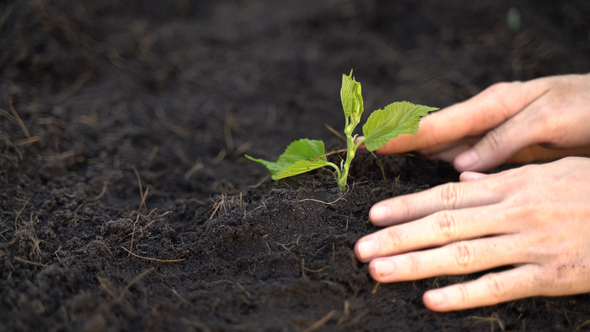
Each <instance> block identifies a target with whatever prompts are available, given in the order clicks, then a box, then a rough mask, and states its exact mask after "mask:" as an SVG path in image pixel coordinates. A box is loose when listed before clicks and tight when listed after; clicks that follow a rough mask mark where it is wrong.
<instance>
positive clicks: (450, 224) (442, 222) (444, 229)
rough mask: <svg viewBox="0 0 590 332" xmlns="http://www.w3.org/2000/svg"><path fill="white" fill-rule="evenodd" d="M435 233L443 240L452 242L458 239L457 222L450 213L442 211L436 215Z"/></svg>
mask: <svg viewBox="0 0 590 332" xmlns="http://www.w3.org/2000/svg"><path fill="white" fill-rule="evenodd" d="M433 224H434V232H435V234H436V235H438V236H440V237H442V238H443V239H445V240H447V241H450V240H453V239H455V237H456V224H457V222H456V220H455V216H454V215H453V214H452V213H451V212H450V211H440V212H437V213H435V214H434V222H433Z"/></svg>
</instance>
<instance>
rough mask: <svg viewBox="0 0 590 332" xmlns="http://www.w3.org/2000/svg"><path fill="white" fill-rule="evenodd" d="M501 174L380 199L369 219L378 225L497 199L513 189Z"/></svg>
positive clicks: (482, 203) (391, 223)
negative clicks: (475, 181)
mask: <svg viewBox="0 0 590 332" xmlns="http://www.w3.org/2000/svg"><path fill="white" fill-rule="evenodd" d="M505 178H506V177H503V178H502V177H501V173H500V174H493V175H489V176H488V177H486V179H485V180H484V181H477V183H473V182H471V181H468V182H460V183H454V182H451V183H446V184H443V185H440V186H437V187H434V188H431V189H428V190H425V191H422V192H419V193H414V194H409V195H404V196H398V197H394V198H390V199H387V200H384V201H381V202H379V203H377V204H375V205H373V207H372V208H371V210H370V211H369V219H370V220H371V222H372V223H373V224H375V225H377V226H387V225H393V224H398V223H401V222H405V221H410V220H416V219H418V218H422V217H425V216H427V215H430V214H433V213H435V212H438V211H442V210H455V209H461V208H470V207H476V206H484V205H490V204H495V203H498V202H500V201H501V200H502V198H503V197H504V195H505V193H506V192H507V191H509V190H511V189H512V187H511V186H510V184H509V183H506V181H509V180H507V179H505Z"/></svg>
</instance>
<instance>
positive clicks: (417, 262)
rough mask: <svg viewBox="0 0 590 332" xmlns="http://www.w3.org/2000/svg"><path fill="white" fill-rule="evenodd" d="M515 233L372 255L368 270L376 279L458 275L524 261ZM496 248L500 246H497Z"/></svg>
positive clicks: (415, 278)
mask: <svg viewBox="0 0 590 332" xmlns="http://www.w3.org/2000/svg"><path fill="white" fill-rule="evenodd" d="M516 240H518V239H516V236H515V235H503V236H494V237H489V238H483V239H475V240H468V241H458V242H453V243H451V244H449V245H446V246H443V247H440V248H436V249H430V250H425V251H415V252H410V253H406V254H401V255H395V256H390V257H381V258H376V259H373V260H372V261H371V262H370V263H369V272H370V273H371V276H372V277H373V279H375V280H377V281H379V282H399V281H408V280H419V279H425V278H430V277H434V276H440V275H459V274H468V273H475V272H479V271H484V270H488V269H491V268H495V267H498V266H505V265H511V264H517V263H522V262H524V258H525V257H524V255H525V254H524V253H523V251H522V250H520V248H519V247H518V246H517V243H519V242H517V241H516ZM498 248H501V250H499V249H498Z"/></svg>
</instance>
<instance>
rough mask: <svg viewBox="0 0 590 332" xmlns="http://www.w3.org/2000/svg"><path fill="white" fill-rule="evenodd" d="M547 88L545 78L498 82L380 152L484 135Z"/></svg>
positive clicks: (432, 117) (437, 114)
mask: <svg viewBox="0 0 590 332" xmlns="http://www.w3.org/2000/svg"><path fill="white" fill-rule="evenodd" d="M547 89H548V88H547V84H546V80H543V79H538V80H533V81H529V82H527V83H520V82H513V83H499V84H495V85H493V86H491V87H489V88H487V89H486V90H484V91H483V92H481V93H480V94H478V95H476V96H474V97H472V98H471V99H469V100H467V101H464V102H462V103H458V104H455V105H453V106H450V107H447V108H445V109H443V110H441V111H438V112H435V113H432V114H429V115H428V116H425V117H424V118H422V120H421V122H420V128H419V130H418V132H417V133H416V135H400V136H399V137H398V138H396V139H394V140H392V141H389V142H388V143H386V144H385V146H383V147H382V148H381V149H379V150H377V152H378V153H381V154H393V153H402V152H408V151H413V150H420V149H424V148H428V147H432V146H437V145H439V144H444V143H447V142H452V141H455V140H458V139H461V138H463V137H467V136H474V135H481V134H484V133H485V132H487V131H488V130H490V129H492V128H495V127H496V126H498V125H500V124H502V123H503V122H504V121H506V120H507V119H509V118H511V117H512V116H514V115H515V114H516V113H518V112H520V111H521V110H522V109H524V108H525V107H526V106H527V105H529V104H530V103H532V102H533V101H535V100H536V99H537V98H539V97H540V96H541V95H542V94H543V93H545V91H547Z"/></svg>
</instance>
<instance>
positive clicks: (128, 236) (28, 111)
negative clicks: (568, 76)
mask: <svg viewBox="0 0 590 332" xmlns="http://www.w3.org/2000/svg"><path fill="white" fill-rule="evenodd" d="M512 6H514V7H516V8H517V9H518V10H519V12H520V13H521V16H522V24H521V27H520V29H518V30H516V31H514V30H511V29H509V28H508V26H507V24H506V15H507V12H508V10H509V8H510V7H512ZM589 36H590V2H588V1H585V0H579V1H574V0H566V1H549V0H543V1H539V0H530V1H525V0H520V1H519V0H516V1H508V0H503V1H496V0H487V1H471V0H433V1H414V0H403V1H402V0H400V1H389V0H365V1H362V0H358V1H354V0H333V1H322V0H319V1H318V0H296V1H295V0H293V1H272V0H262V1H246V0H244V1H242V0H223V1H193V2H189V1H186V0H171V1H153V0H145V1H138V0H132V1H115V0H83V1H66V0H38V1H3V2H2V3H0V84H1V86H0V108H1V109H2V111H0V113H1V115H2V116H1V117H0V186H1V188H0V299H1V300H0V330H1V331H31V330H35V331H39V330H48V331H159V330H169V331H234V330H237V331H301V330H304V329H306V328H307V331H310V330H313V329H314V328H319V330H326V331H332V330H338V331H339V330H342V331H365V330H366V331H414V330H422V331H456V330H490V329H492V330H493V329H496V330H500V329H502V330H504V329H505V330H527V331H541V330H545V331H559V330H579V329H582V330H584V329H590V323H589V322H590V297H589V296H588V295H578V296H570V297H562V298H532V299H525V300H519V301H515V302H510V303H506V304H501V305H497V306H492V307H487V308H480V309H475V310H466V311H462V312H454V313H434V312H431V311H429V310H427V309H426V308H425V307H424V305H423V304H422V300H421V296H422V294H423V293H424V292H425V291H426V290H427V289H430V288H433V287H438V286H443V285H447V284H452V283H456V282H460V281H462V280H468V279H472V278H475V277H477V276H474V275H470V276H459V277H439V278H433V279H428V280H422V281H416V282H406V283H397V284H383V285H378V284H376V283H375V282H374V281H373V280H372V279H371V278H370V276H369V275H368V272H367V267H366V265H364V264H361V263H359V262H358V261H356V259H355V257H354V254H353V250H352V248H353V245H354V243H355V241H356V240H357V239H358V238H360V237H361V236H363V235H365V234H368V233H370V232H373V231H374V230H375V228H374V227H373V226H372V225H371V224H370V223H369V222H368V219H367V212H368V210H369V208H370V206H371V205H372V204H374V203H375V202H377V201H379V200H381V199H385V198H388V197H392V196H395V195H400V194H406V193H411V192H416V191H419V190H423V189H426V188H430V187H432V186H435V185H437V184H441V183H444V182H448V181H457V178H458V174H457V173H455V171H454V170H453V169H452V167H450V166H449V165H447V164H444V163H436V162H432V161H428V160H425V159H423V158H421V157H420V156H417V155H411V154H407V155H403V156H389V157H381V156H373V155H371V154H369V153H366V152H362V153H360V156H359V157H358V159H357V160H356V161H355V162H354V165H353V172H352V174H351V177H350V179H349V185H350V188H349V190H348V191H347V193H346V194H344V195H341V194H339V193H338V191H337V189H336V181H335V179H334V176H333V174H332V173H331V172H330V171H329V170H318V171H315V172H312V173H311V174H308V175H302V176H297V177H294V178H292V179H289V180H285V181H278V182H270V181H269V180H268V179H266V180H265V181H263V180H264V179H265V178H266V170H265V169H264V167H262V166H261V165H259V164H255V163H252V162H250V161H249V160H247V159H246V158H244V157H243V154H244V153H245V152H246V153H248V154H250V155H253V156H256V157H259V158H265V159H271V160H273V159H274V158H276V157H277V156H278V155H279V154H280V153H281V152H282V150H283V149H284V148H285V146H286V145H287V144H288V143H289V142H291V141H292V140H294V139H299V138H304V137H306V138H312V139H323V140H325V141H326V142H327V143H326V144H327V147H328V149H329V150H337V149H341V148H342V147H343V145H344V144H343V142H342V141H341V140H340V138H338V137H337V136H336V135H334V134H332V132H331V131H329V130H328V129H327V128H326V125H327V126H331V127H333V128H335V129H337V130H341V128H342V126H343V123H344V119H343V116H342V113H341V107H340V100H339V88H340V82H341V75H342V74H343V73H348V72H349V71H350V69H351V68H354V70H355V71H354V73H355V76H356V78H357V79H358V80H359V81H360V82H361V83H362V84H363V93H364V96H365V100H366V108H367V110H373V109H375V108H378V107H382V106H384V105H386V104H388V103H390V102H392V101H396V100H409V101H412V102H415V103H421V104H426V105H432V106H438V107H444V106H448V105H451V104H453V103H456V102H459V101H462V100H465V99H467V98H469V97H470V96H473V95H474V94H476V93H478V92H479V91H481V90H482V89H484V88H485V87H487V86H489V85H490V84H493V83H495V82H499V81H511V80H527V79H532V78H536V77H541V76H546V75H553V74H565V73H584V72H588V71H590V37H589ZM11 105H13V108H12V106H11ZM13 109H14V111H13ZM332 158H334V159H335V160H336V161H337V160H339V158H341V156H333V157H332ZM261 182H262V184H261Z"/></svg>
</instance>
